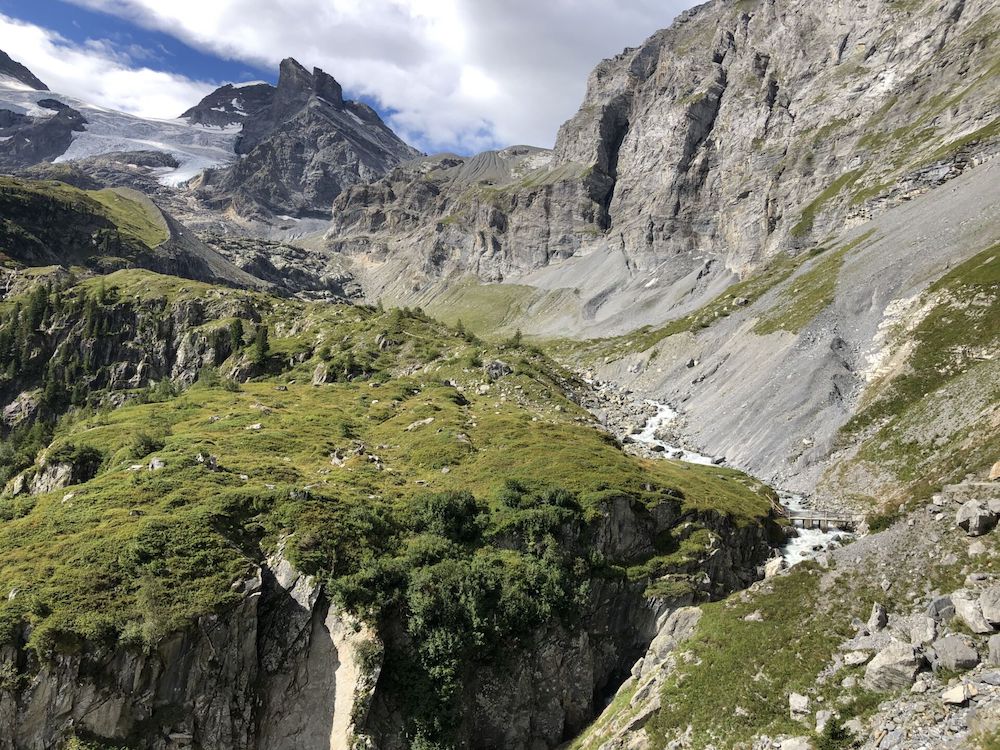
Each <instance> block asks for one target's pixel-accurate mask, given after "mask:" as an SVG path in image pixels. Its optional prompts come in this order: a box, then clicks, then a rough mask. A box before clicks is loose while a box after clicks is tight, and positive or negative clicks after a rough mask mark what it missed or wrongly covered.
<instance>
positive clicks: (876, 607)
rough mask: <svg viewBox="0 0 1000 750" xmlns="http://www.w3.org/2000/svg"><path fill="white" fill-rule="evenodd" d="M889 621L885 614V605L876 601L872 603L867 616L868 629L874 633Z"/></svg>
mask: <svg viewBox="0 0 1000 750" xmlns="http://www.w3.org/2000/svg"><path fill="white" fill-rule="evenodd" d="M888 623H889V615H888V614H886V611H885V607H883V606H882V605H881V604H879V603H878V602H875V603H874V604H873V605H872V613H871V615H869V617H868V630H869V631H870V632H872V633H874V632H875V631H877V630H881V629H882V628H884V627H885V626H886V625H887V624H888Z"/></svg>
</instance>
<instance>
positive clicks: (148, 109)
mask: <svg viewBox="0 0 1000 750" xmlns="http://www.w3.org/2000/svg"><path fill="white" fill-rule="evenodd" d="M0 39H3V50H4V52H6V53H7V54H8V55H10V56H11V57H12V58H14V59H15V60H17V61H18V62H20V63H23V64H24V65H26V66H27V67H28V68H29V69H30V70H31V72H32V73H34V74H35V75H36V76H38V77H39V78H40V79H41V80H42V81H44V82H45V84H46V85H47V86H48V87H49V88H51V89H52V90H53V91H55V92H58V93H61V94H66V95H68V96H74V97H76V98H78V99H82V100H84V101H85V102H88V103H91V104H97V105H100V106H102V107H108V108H110V109H117V110H119V111H122V112H128V113H130V114H135V115H139V116H141V117H176V116H177V115H178V114H180V113H181V112H183V111H184V110H185V109H187V108H188V107H190V106H191V104H192V103H194V102H197V101H198V100H199V99H201V97H203V96H204V95H205V94H206V93H208V92H209V91H212V89H214V88H215V84H213V83H210V82H206V81H192V80H191V79H189V78H185V77H183V76H178V75H174V74H172V73H166V72H163V71H159V70H152V69H150V68H147V67H134V66H133V60H134V59H135V58H136V57H138V56H139V55H140V53H141V51H140V50H139V49H138V48H131V49H127V50H125V51H122V50H116V49H115V48H114V47H112V46H111V45H110V44H108V43H107V42H105V41H100V40H90V41H87V42H85V43H83V44H74V43H73V42H70V41H69V40H67V39H65V38H63V37H61V36H60V35H58V34H56V33H54V32H52V31H50V30H48V29H44V28H41V27H39V26H35V25H33V24H29V23H23V22H21V21H18V20H16V19H13V18H10V17H8V16H5V15H3V14H0Z"/></svg>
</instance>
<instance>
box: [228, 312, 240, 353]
mask: <svg viewBox="0 0 1000 750" xmlns="http://www.w3.org/2000/svg"><path fill="white" fill-rule="evenodd" d="M229 344H230V347H231V348H232V351H233V354H235V353H236V352H238V351H239V350H240V349H242V348H243V320H242V319H240V318H237V319H236V320H234V321H233V322H232V323H230V324H229Z"/></svg>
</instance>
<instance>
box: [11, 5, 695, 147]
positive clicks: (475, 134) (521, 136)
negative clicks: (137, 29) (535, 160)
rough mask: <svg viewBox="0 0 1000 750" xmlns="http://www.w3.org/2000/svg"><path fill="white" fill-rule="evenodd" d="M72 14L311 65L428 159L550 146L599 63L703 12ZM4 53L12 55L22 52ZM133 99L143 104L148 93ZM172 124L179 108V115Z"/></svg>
mask: <svg viewBox="0 0 1000 750" xmlns="http://www.w3.org/2000/svg"><path fill="white" fill-rule="evenodd" d="M72 1H73V2H76V3H77V4H79V5H83V6H86V7H89V8H92V9H96V10H100V11H104V12H108V13H113V14H116V15H118V16H122V17H125V18H129V19H131V20H133V21H134V22H136V23H138V24H141V25H143V26H145V27H147V28H152V29H157V30H160V31H164V32H166V33H169V34H172V35H174V36H176V37H177V38H179V39H181V40H183V41H184V42H186V43H188V44H189V45H191V46H192V47H195V48H198V49H201V50H206V51H209V52H212V53H214V54H217V55H220V56H222V57H226V58H229V59H234V60H241V61H244V62H247V63H253V64H257V65H264V66H275V65H276V64H277V63H278V62H279V61H280V60H281V59H282V58H284V57H288V56H292V57H295V58H296V59H297V60H299V62H301V63H302V64H303V65H306V66H316V67H321V68H323V69H324V70H326V71H327V72H329V73H331V74H332V75H334V76H335V77H336V78H337V79H338V80H339V81H340V82H341V83H342V84H343V85H344V87H345V88H346V89H348V91H350V92H352V93H354V94H363V95H367V96H370V97H372V98H374V99H376V100H377V101H378V102H379V103H380V104H381V105H382V107H383V108H386V109H388V110H390V111H391V115H390V118H389V120H390V124H391V125H392V126H393V127H394V128H395V129H396V130H397V132H399V133H400V134H401V135H403V136H404V137H405V138H407V139H408V140H410V141H411V142H414V143H415V144H416V145H418V146H420V147H422V148H424V149H427V150H435V149H461V150H476V149H481V148H488V147H490V146H494V145H504V144H512V143H531V144H536V145H542V146H548V145H551V144H552V141H553V139H554V138H555V133H556V129H557V128H558V126H559V125H560V124H561V123H562V122H563V121H564V120H565V119H566V118H568V117H569V116H571V115H572V114H573V112H574V111H575V110H576V108H577V107H578V106H579V103H580V101H581V99H582V97H583V93H584V89H585V85H586V79H587V74H588V73H589V72H590V70H591V68H593V66H594V65H595V64H596V63H597V62H598V61H599V60H600V59H602V58H604V57H607V56H609V55H612V54H616V53H617V52H620V51H621V50H622V48H623V47H625V46H626V45H635V44H638V43H639V42H641V41H642V40H643V39H645V38H646V37H647V36H648V35H649V34H651V33H653V32H654V31H656V30H657V29H659V28H662V27H664V26H666V25H668V24H669V22H670V20H671V19H672V18H673V16H674V15H675V14H676V13H677V12H678V11H679V10H681V9H683V8H685V7H689V6H691V5H693V4H694V3H693V2H692V0H322V2H316V0H211V1H210V2H206V0H171V2H163V1H162V0H72ZM8 52H10V53H11V54H12V55H13V50H8ZM14 57H15V59H17V56H16V55H14ZM21 57H22V61H23V62H25V64H27V65H28V66H29V67H31V68H32V69H33V70H34V69H35V68H36V67H37V68H38V69H37V70H36V71H35V72H36V73H37V74H38V75H39V76H41V77H42V78H43V80H45V76H44V73H45V69H44V68H43V67H42V66H41V65H37V63H36V62H35V56H34V55H33V54H28V53H27V51H26V52H25V53H24V54H22V55H21ZM50 77H52V78H53V81H55V82H58V81H56V77H55V76H50ZM172 81H173V85H174V86H176V85H177V84H178V81H180V82H183V81H184V79H177V77H172ZM187 83H188V84H190V85H191V86H192V87H194V88H197V86H198V84H197V83H195V82H190V81H188V82H187ZM50 85H53V84H50ZM133 91H141V92H143V96H145V92H147V91H149V89H147V88H145V87H143V88H139V87H135V88H134V89H133ZM69 93H76V92H75V91H74V92H69ZM194 98H195V99H197V97H194ZM148 109H153V106H152V105H151V104H150V105H149V106H148ZM181 109H183V107H182V108H181ZM176 111H179V110H177V109H176V107H175V108H174V109H173V110H171V112H176ZM161 114H164V112H161Z"/></svg>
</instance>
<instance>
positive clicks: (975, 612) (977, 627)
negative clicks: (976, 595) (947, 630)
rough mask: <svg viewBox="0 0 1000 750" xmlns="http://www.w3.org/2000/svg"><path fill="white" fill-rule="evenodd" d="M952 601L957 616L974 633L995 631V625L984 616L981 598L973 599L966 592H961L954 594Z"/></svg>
mask: <svg viewBox="0 0 1000 750" xmlns="http://www.w3.org/2000/svg"><path fill="white" fill-rule="evenodd" d="M951 601H952V603H953V604H954V605H955V617H957V618H958V619H959V620H961V621H962V622H963V623H964V624H965V626H966V627H967V628H968V629H969V630H971V631H972V632H973V633H992V632H993V626H992V625H990V624H989V623H988V622H986V618H985V617H983V610H982V609H981V608H980V606H979V600H977V599H973V598H972V597H971V595H969V594H967V593H965V592H960V593H955V594H952V595H951Z"/></svg>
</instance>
